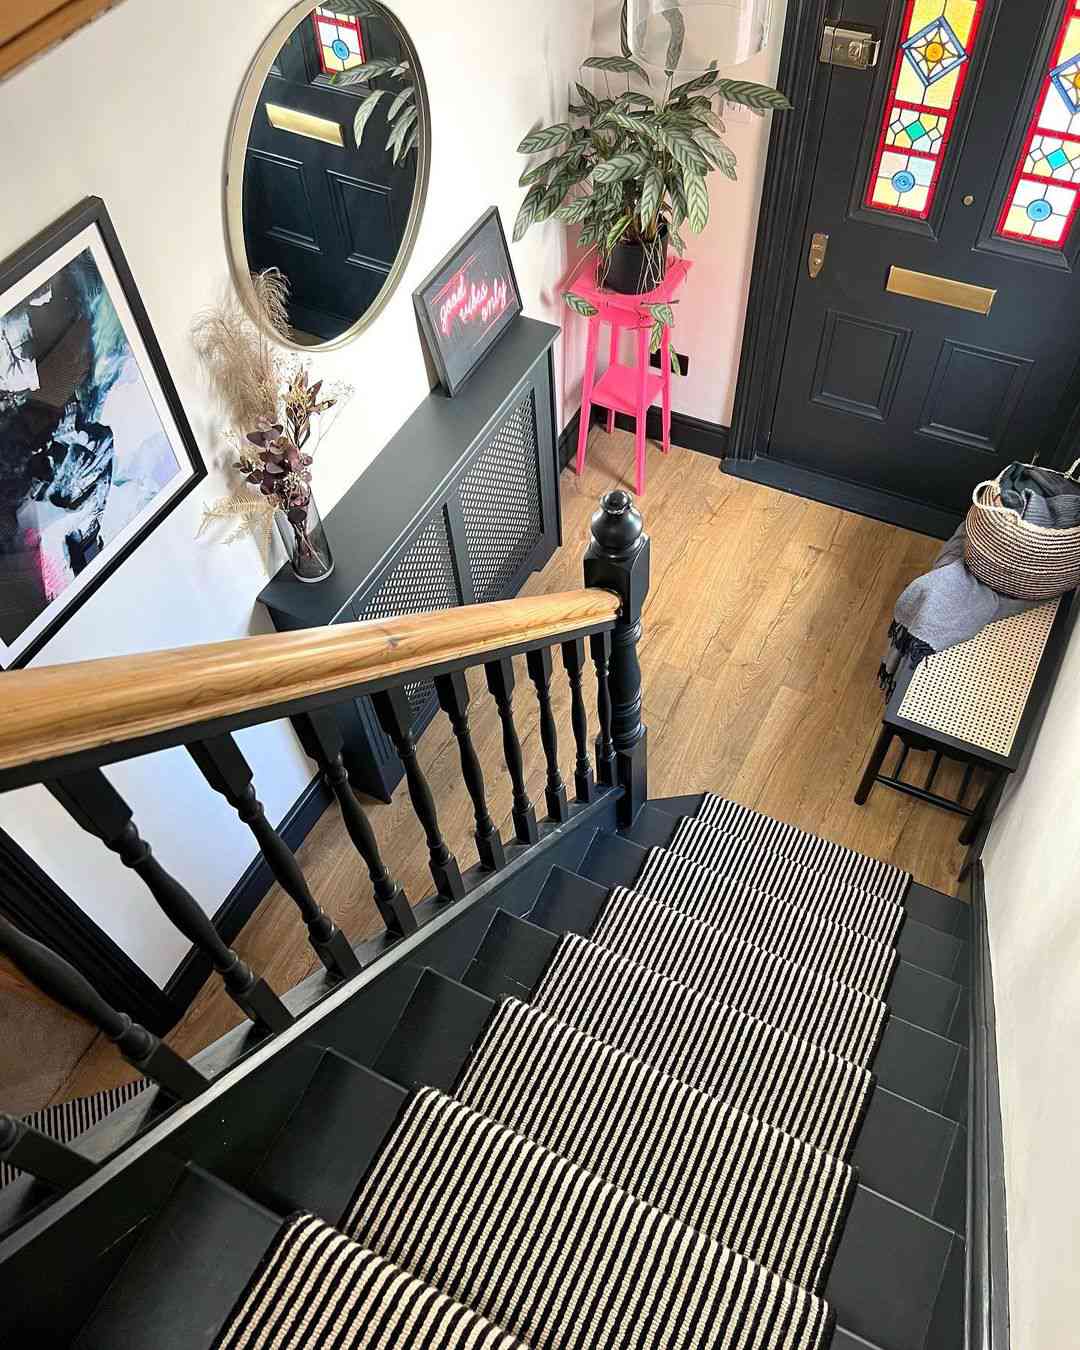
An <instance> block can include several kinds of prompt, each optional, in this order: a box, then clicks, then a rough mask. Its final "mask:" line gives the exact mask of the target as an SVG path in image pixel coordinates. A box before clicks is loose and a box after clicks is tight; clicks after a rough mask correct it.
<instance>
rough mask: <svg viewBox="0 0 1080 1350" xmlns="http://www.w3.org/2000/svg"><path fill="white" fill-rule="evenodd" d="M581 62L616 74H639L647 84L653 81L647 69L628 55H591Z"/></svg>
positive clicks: (595, 68)
mask: <svg viewBox="0 0 1080 1350" xmlns="http://www.w3.org/2000/svg"><path fill="white" fill-rule="evenodd" d="M581 64H582V65H583V66H588V67H589V69H590V70H607V71H611V72H613V73H614V74H616V75H637V76H638V78H639V79H642V80H644V81H645V83H646V84H650V83H651V81H650V79H649V76H648V74H647V73H646V72H645V70H644V69H643V68H642V67H641V66H639V65H638V63H637V62H636V61H631V60H630V58H629V57H628V56H590V57H588V58H587V59H586V60H584V61H582V63H581Z"/></svg>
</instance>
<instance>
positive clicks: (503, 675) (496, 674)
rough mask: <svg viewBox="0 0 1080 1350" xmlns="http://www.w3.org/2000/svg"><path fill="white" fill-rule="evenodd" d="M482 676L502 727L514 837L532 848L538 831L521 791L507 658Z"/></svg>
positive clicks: (511, 671)
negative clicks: (510, 785) (510, 789)
mask: <svg viewBox="0 0 1080 1350" xmlns="http://www.w3.org/2000/svg"><path fill="white" fill-rule="evenodd" d="M484 674H485V676H486V677H487V687H488V689H489V690H490V692H491V696H492V698H494V700H495V706H496V707H497V708H498V710H499V721H500V722H501V723H502V738H503V757H504V758H505V760H506V767H507V769H508V771H509V773H510V782H511V784H512V786H513V792H514V796H513V818H514V834H515V836H516V838H517V841H518V843H519V844H535V843H536V842H537V840H538V839H539V838H540V828H539V826H538V825H537V823H536V812H535V810H534V809H533V804H532V802H531V801H530V800H529V794H528V792H526V790H525V761H524V759H523V757H522V754H521V742H520V741H519V740H518V734H517V727H516V726H515V725H514V663H513V661H512V660H511V659H510V657H509V656H503V657H500V658H499V660H498V661H491V662H489V663H488V664H487V665H486V666H485V667H484Z"/></svg>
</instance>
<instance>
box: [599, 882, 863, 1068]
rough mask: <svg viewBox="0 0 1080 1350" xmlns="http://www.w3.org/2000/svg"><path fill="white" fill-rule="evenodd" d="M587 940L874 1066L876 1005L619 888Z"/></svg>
mask: <svg viewBox="0 0 1080 1350" xmlns="http://www.w3.org/2000/svg"><path fill="white" fill-rule="evenodd" d="M589 940H590V942H593V943H595V944H596V945H597V946H600V947H604V948H606V949H607V950H608V951H611V952H615V953H617V954H618V955H619V956H624V957H626V959H627V960H629V961H633V962H635V963H636V964H637V965H639V966H645V967H647V968H648V969H649V970H651V971H655V972H656V973H657V974H658V975H666V976H668V978H669V979H672V980H677V981H678V982H679V983H680V984H685V985H689V987H690V988H692V989H696V990H697V991H698V992H699V993H701V994H705V995H707V996H708V997H709V998H711V999H715V1000H716V1001H717V1002H718V1003H723V1004H726V1005H727V1006H728V1007H730V1008H737V1009H738V1010H739V1011H740V1012H743V1013H746V1014H748V1015H749V1016H751V1017H759V1018H760V1019H761V1020H762V1021H763V1022H768V1023H770V1024H771V1025H772V1026H775V1027H779V1028H781V1029H782V1030H784V1031H787V1032H789V1033H790V1034H791V1035H793V1036H798V1037H800V1038H801V1039H802V1040H804V1041H811V1042H813V1044H814V1045H820V1046H821V1047H822V1048H823V1049H825V1050H831V1051H832V1052H833V1053H834V1054H837V1055H843V1056H844V1057H845V1059H850V1060H851V1061H852V1062H853V1063H854V1064H862V1065H864V1066H866V1065H869V1064H870V1062H871V1061H872V1060H873V1057H874V1055H875V1054H876V1052H877V1048H878V1045H879V1043H880V1041H881V1034H882V1032H883V1031H884V1029H885V1023H886V1021H887V1019H888V1016H889V1009H888V1007H887V1006H886V1005H885V1004H884V1003H883V1002H882V1001H881V1000H880V999H875V998H870V997H868V996H867V995H866V994H863V993H860V992H859V990H858V989H853V988H852V987H851V986H850V985H848V984H843V983H841V982H840V981H837V980H831V979H828V978H827V977H826V976H823V975H822V974H820V973H819V972H817V971H814V970H808V969H807V968H806V967H804V966H799V965H796V964H795V963H794V962H792V961H787V960H785V959H784V958H783V957H780V956H775V955H773V954H772V953H771V952H767V951H765V950H763V949H762V948H760V947H754V946H751V945H750V944H749V943H747V942H743V941H742V940H741V939H740V938H737V937H732V936H730V935H728V934H725V933H723V932H722V931H720V930H717V929H714V928H710V927H709V925H708V924H705V923H702V922H701V921H700V920H698V919H694V918H691V917H690V916H689V915H686V914H680V913H678V911H676V910H673V909H667V908H666V907H665V906H664V905H661V904H658V903H657V902H656V901H655V900H650V899H648V898H647V897H646V896H643V895H636V894H635V893H634V892H633V891H628V890H624V889H622V888H621V887H620V888H618V889H616V890H614V891H613V892H612V893H611V895H610V896H609V898H608V901H607V903H606V904H605V906H604V910H603V913H602V914H601V916H600V921H599V923H598V924H597V926H596V927H595V928H594V930H593V932H592V933H591V934H590V937H589Z"/></svg>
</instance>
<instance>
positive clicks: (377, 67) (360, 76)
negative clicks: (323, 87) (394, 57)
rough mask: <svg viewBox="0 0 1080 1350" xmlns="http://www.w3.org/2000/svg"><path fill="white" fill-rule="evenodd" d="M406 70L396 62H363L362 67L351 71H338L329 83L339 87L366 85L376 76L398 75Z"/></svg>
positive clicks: (355, 67) (356, 67)
mask: <svg viewBox="0 0 1080 1350" xmlns="http://www.w3.org/2000/svg"><path fill="white" fill-rule="evenodd" d="M407 69H408V67H407V66H405V67H403V66H402V65H401V63H400V62H398V61H386V60H381V61H365V62H364V64H363V65H362V66H353V68H352V70H344V71H338V72H337V74H336V75H331V76H330V83H331V84H336V85H339V86H341V87H348V86H349V85H350V84H367V83H368V81H369V80H373V79H375V78H376V76H378V75H398V74H400V73H401V72H402V70H407Z"/></svg>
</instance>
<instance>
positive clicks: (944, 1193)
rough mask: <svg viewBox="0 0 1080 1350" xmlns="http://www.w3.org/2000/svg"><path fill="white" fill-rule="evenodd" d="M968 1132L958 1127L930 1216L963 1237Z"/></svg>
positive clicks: (965, 1219) (964, 1230)
mask: <svg viewBox="0 0 1080 1350" xmlns="http://www.w3.org/2000/svg"><path fill="white" fill-rule="evenodd" d="M967 1163H968V1133H967V1129H966V1128H965V1126H963V1125H960V1126H958V1127H957V1131H956V1137H955V1139H954V1140H953V1146H952V1149H951V1151H950V1153H949V1161H948V1163H947V1164H946V1167H945V1176H944V1178H943V1180H942V1183H941V1190H940V1191H939V1192H938V1197H937V1202H936V1203H935V1205H934V1208H933V1210H932V1211H931V1214H930V1217H931V1218H932V1219H936V1220H937V1221H938V1223H943V1224H944V1225H945V1227H946V1228H951V1229H952V1230H953V1232H955V1233H959V1234H960V1235H961V1237H963V1236H964V1235H965V1234H966V1232H967V1172H968V1168H967Z"/></svg>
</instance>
